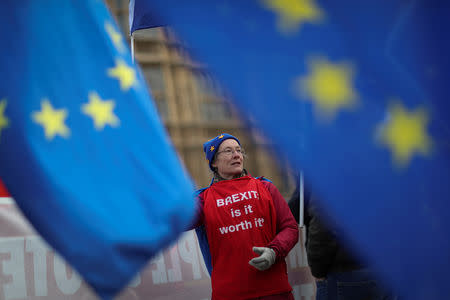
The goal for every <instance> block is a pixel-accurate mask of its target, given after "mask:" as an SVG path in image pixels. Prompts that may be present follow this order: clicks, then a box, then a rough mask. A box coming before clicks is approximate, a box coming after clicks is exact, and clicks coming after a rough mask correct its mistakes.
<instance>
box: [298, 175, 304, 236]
mask: <svg viewBox="0 0 450 300" xmlns="http://www.w3.org/2000/svg"><path fill="white" fill-rule="evenodd" d="M298 180H299V197H300V201H299V204H298V205H299V210H298V211H299V219H298V225H299V226H300V227H303V225H304V214H305V212H304V207H305V205H304V204H305V197H304V186H303V184H304V183H303V172H300V174H299V179H298Z"/></svg>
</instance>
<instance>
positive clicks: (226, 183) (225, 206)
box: [201, 176, 298, 300]
mask: <svg viewBox="0 0 450 300" xmlns="http://www.w3.org/2000/svg"><path fill="white" fill-rule="evenodd" d="M270 186H271V188H272V187H273V188H274V189H276V188H275V186H273V185H272V184H270ZM276 192H278V190H276ZM277 196H279V197H281V195H279V192H278V195H277ZM201 198H203V211H202V212H203V216H202V217H203V224H204V225H205V228H206V234H207V236H208V241H209V246H210V251H211V259H212V267H213V270H212V274H211V283H212V299H214V300H220V299H248V298H255V297H261V296H267V295H272V294H279V293H284V292H289V291H291V290H292V288H291V286H290V285H289V282H288V277H287V271H286V262H285V261H284V256H285V255H286V254H287V252H288V251H289V250H290V248H292V247H293V246H294V245H295V243H296V241H297V236H298V231H297V225H296V223H295V220H294V219H293V217H292V214H290V212H289V214H290V218H292V221H293V224H294V225H293V226H294V227H293V228H292V224H291V225H290V226H291V229H293V232H291V233H290V234H289V235H290V236H291V238H290V239H291V240H292V241H289V247H290V248H289V249H288V250H287V252H286V251H285V250H283V251H281V252H286V253H280V249H277V247H273V248H274V250H275V252H276V253H277V260H276V263H275V264H274V265H272V267H271V268H269V269H268V270H266V271H259V270H257V269H255V268H254V267H252V266H250V265H249V263H248V262H249V261H250V260H251V259H252V258H254V257H256V256H258V255H257V254H256V253H254V252H253V251H252V247H253V246H259V247H267V246H270V244H271V243H273V241H274V239H275V238H276V236H277V233H278V231H279V228H277V223H278V222H277V209H276V207H275V205H274V201H273V195H272V193H271V191H269V188H268V186H267V185H266V184H264V183H263V182H261V180H258V179H255V178H253V177H251V176H244V177H241V178H237V179H232V180H223V181H220V182H216V183H214V184H212V185H211V186H210V187H209V188H207V189H206V190H205V191H204V192H203V193H202V194H201ZM281 198H282V197H281ZM282 201H284V199H283V200H282ZM284 204H285V206H286V208H287V210H289V208H288V207H287V204H286V203H284ZM287 217H288V218H289V215H288V216H287ZM293 234H295V237H294V235H293ZM278 248H280V247H278ZM281 248H282V247H281Z"/></svg>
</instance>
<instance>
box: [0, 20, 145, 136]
mask: <svg viewBox="0 0 450 300" xmlns="http://www.w3.org/2000/svg"><path fill="white" fill-rule="evenodd" d="M104 29H105V32H106V34H107V35H108V36H109V38H110V40H111V43H112V45H114V47H115V49H116V50H117V51H118V52H120V53H124V52H126V46H125V44H124V41H123V37H122V34H121V33H120V32H119V31H117V30H116V29H115V26H114V25H113V24H112V23H110V22H109V21H106V22H105V23H104ZM107 75H108V76H109V77H112V78H115V79H117V80H118V81H119V84H120V89H121V90H122V91H128V90H129V89H130V88H131V87H133V86H135V85H136V84H137V77H136V71H135V69H134V67H131V66H129V65H128V64H127V63H126V62H125V60H123V59H121V58H116V59H115V66H114V67H112V68H109V69H107ZM88 100H89V102H88V103H85V104H82V105H81V112H82V113H83V114H85V115H87V116H88V117H90V118H92V120H93V123H94V127H95V129H96V130H98V131H101V130H103V129H104V128H105V126H107V125H109V126H111V127H117V126H119V124H120V120H119V118H118V117H117V116H116V115H115V114H114V108H115V102H114V100H111V99H108V100H103V99H102V98H101V97H100V96H99V95H98V93H97V92H95V91H93V92H90V93H89V95H88ZM6 105H7V101H6V98H5V99H2V100H0V138H1V133H2V131H3V130H4V129H6V128H8V127H9V124H10V121H9V119H8V118H7V117H6V113H5V110H6ZM68 116H69V112H68V110H67V109H65V108H55V107H54V106H53V105H52V103H51V102H50V100H49V99H47V98H43V99H42V100H41V102H40V109H39V110H37V111H33V112H32V113H31V120H32V121H33V122H34V123H36V124H38V125H40V126H41V127H42V128H43V130H44V135H45V138H46V139H47V140H49V141H51V140H53V139H54V138H55V137H56V136H60V137H62V138H68V137H69V136H70V134H71V131H70V129H69V127H68V126H67V124H66V122H67V118H68ZM0 141H1V139H0Z"/></svg>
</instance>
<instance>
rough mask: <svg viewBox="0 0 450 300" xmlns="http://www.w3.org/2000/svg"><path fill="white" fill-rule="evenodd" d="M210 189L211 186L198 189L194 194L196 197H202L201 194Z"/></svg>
mask: <svg viewBox="0 0 450 300" xmlns="http://www.w3.org/2000/svg"><path fill="white" fill-rule="evenodd" d="M208 188H209V186H207V187H204V188H201V189H198V190H196V191H195V192H194V195H195V196H196V197H198V196H201V194H203V192H204V191H206V190H207V189H208Z"/></svg>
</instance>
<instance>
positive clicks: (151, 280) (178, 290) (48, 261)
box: [0, 198, 315, 300]
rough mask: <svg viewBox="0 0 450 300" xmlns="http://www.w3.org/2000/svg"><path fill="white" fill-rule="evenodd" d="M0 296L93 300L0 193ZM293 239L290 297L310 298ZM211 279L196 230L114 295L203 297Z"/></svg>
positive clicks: (300, 251)
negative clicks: (291, 293) (291, 290)
mask: <svg viewBox="0 0 450 300" xmlns="http://www.w3.org/2000/svg"><path fill="white" fill-rule="evenodd" d="M2 199H3V202H0V300H9V299H15V300H25V299H34V300H59V299H66V300H95V299H97V297H95V295H94V294H93V293H92V291H91V290H90V289H89V287H88V286H87V285H86V284H85V283H84V282H83V280H82V279H81V278H80V277H79V276H78V275H77V274H76V273H75V272H74V271H73V270H72V269H71V268H70V266H69V265H67V264H66V263H65V262H64V260H63V259H61V258H60V257H59V256H58V255H56V254H55V252H54V251H53V250H52V249H51V248H50V247H48V246H47V245H46V243H45V242H44V241H43V240H42V238H40V237H39V236H38V235H37V234H36V233H35V232H34V231H33V229H32V227H31V226H30V225H29V224H28V222H27V220H26V219H25V218H23V217H22V215H21V213H20V211H19V210H18V209H17V208H16V206H15V204H14V201H13V200H12V199H11V198H0V200H2ZM304 234H305V232H304V231H301V236H300V241H299V243H298V244H297V245H296V246H295V247H294V249H292V251H291V252H290V253H289V255H288V257H287V258H286V262H287V266H288V273H289V281H290V283H291V285H292V288H293V294H294V298H295V299H296V300H313V299H315V284H314V283H313V282H314V281H313V278H312V277H311V274H310V271H309V268H308V267H307V259H306V253H305V249H304V247H303V246H301V245H303V241H304ZM210 297H211V284H210V278H209V275H208V272H207V271H206V267H205V265H204V262H203V259H202V255H201V252H200V249H199V247H198V242H197V238H196V235H195V233H194V232H193V231H189V232H186V233H185V234H184V235H183V236H182V237H181V238H180V239H178V241H176V242H175V243H174V244H173V245H172V246H171V247H169V248H167V249H166V250H165V251H163V252H162V253H160V254H159V255H157V256H156V257H155V258H154V259H153V260H152V261H150V262H149V264H148V265H147V266H146V268H144V269H143V270H142V272H141V273H140V274H139V275H138V276H137V277H136V278H135V279H134V280H133V281H132V282H130V284H129V285H128V287H126V288H125V289H124V290H123V291H122V293H121V294H120V295H119V296H118V297H117V298H116V299H115V300H137V299H155V300H168V299H170V300H186V299H187V300H207V299H210Z"/></svg>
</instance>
